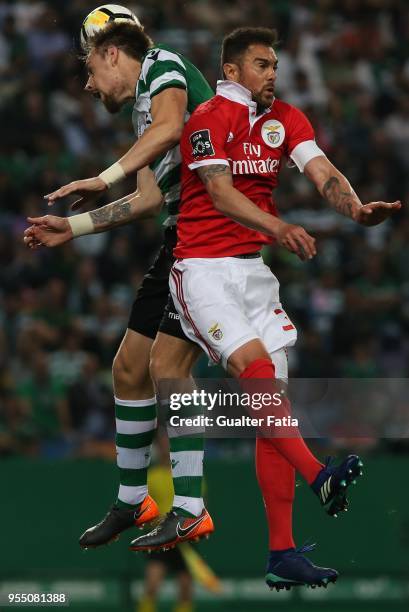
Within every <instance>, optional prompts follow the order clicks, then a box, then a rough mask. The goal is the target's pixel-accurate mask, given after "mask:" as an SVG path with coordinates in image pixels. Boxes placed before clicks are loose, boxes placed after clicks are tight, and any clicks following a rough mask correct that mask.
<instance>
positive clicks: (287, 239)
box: [276, 221, 317, 261]
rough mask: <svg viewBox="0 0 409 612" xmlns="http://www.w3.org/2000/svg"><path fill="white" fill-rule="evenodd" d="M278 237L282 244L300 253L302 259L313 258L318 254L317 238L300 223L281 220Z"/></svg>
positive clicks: (293, 251) (289, 249)
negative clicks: (293, 223) (295, 223)
mask: <svg viewBox="0 0 409 612" xmlns="http://www.w3.org/2000/svg"><path fill="white" fill-rule="evenodd" d="M276 239H277V242H278V244H279V245H280V246H283V247H285V248H286V249H287V250H288V251H290V252H291V253H295V254H296V255H298V257H299V258H300V259H301V261H306V260H307V259H312V258H313V257H314V255H316V254H317V249H316V248H315V238H313V237H312V236H310V235H309V234H308V232H306V231H305V229H304V228H303V227H301V226H300V225H292V224H291V223H285V222H284V221H280V224H279V226H278V230H277V234H276Z"/></svg>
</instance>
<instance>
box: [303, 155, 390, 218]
mask: <svg viewBox="0 0 409 612" xmlns="http://www.w3.org/2000/svg"><path fill="white" fill-rule="evenodd" d="M304 173H305V176H306V177H307V178H309V179H310V180H311V181H312V182H313V183H314V185H315V186H316V188H317V189H318V191H319V192H320V194H321V195H322V196H323V197H324V198H325V199H326V201H327V202H328V203H329V205H330V206H331V207H332V208H334V210H336V211H337V212H338V213H340V214H341V215H344V216H345V217H350V218H351V219H352V220H353V221H356V222H357V223H360V224H361V225H367V226H370V225H378V224H379V223H382V221H385V219H387V218H388V217H390V216H391V215H392V214H393V213H394V212H395V211H396V210H399V209H400V208H401V202H400V201H399V200H397V201H396V202H369V203H368V204H362V202H361V200H360V199H359V198H358V196H357V194H356V193H355V191H354V190H353V188H352V187H351V185H350V183H349V181H348V180H347V179H346V178H345V176H344V175H343V174H342V173H341V172H340V171H339V170H337V168H335V166H334V165H333V164H332V163H331V162H330V161H329V160H328V159H327V158H326V157H324V156H318V157H314V158H313V159H311V160H310V161H309V162H308V163H307V164H306V165H305V168H304Z"/></svg>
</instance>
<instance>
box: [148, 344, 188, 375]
mask: <svg viewBox="0 0 409 612" xmlns="http://www.w3.org/2000/svg"><path fill="white" fill-rule="evenodd" d="M191 368H192V360H191V359H190V358H189V355H183V354H177V353H175V352H168V351H166V350H163V349H161V347H160V345H159V344H158V345H156V344H155V343H154V344H153V347H152V351H151V356H150V362H149V372H150V375H151V378H152V380H153V381H154V383H157V382H158V381H160V380H161V379H164V378H189V376H190V372H191Z"/></svg>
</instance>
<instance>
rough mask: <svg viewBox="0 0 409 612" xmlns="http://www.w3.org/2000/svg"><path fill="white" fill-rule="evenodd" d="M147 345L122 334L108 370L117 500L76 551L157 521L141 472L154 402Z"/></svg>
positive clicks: (144, 468) (152, 424) (147, 456)
mask: <svg viewBox="0 0 409 612" xmlns="http://www.w3.org/2000/svg"><path fill="white" fill-rule="evenodd" d="M152 343H153V340H152V338H149V337H147V336H144V335H142V334H140V333H138V332H136V331H133V330H131V329H127V331H126V334H125V336H124V338H123V340H122V343H121V345H120V348H119V350H118V353H117V355H116V357H115V360H114V364H113V380H114V390H115V417H116V431H117V433H116V449H117V465H118V469H119V481H120V485H119V491H118V496H117V500H116V502H115V503H114V505H113V506H112V507H111V509H110V510H109V511H108V513H107V514H106V515H105V517H104V518H103V519H102V521H100V522H99V523H97V524H96V525H93V526H92V527H90V528H89V529H87V530H86V531H85V532H84V533H83V534H82V536H81V537H80V546H81V547H83V548H91V547H92V548H94V547H97V546H101V545H104V544H108V543H110V542H112V541H115V540H117V539H118V538H119V535H120V534H121V533H122V532H123V531H124V530H125V529H128V528H130V527H133V526H137V527H142V526H143V525H145V524H147V523H150V522H151V521H152V520H153V519H155V518H156V517H157V516H158V515H159V510H158V507H157V505H156V502H155V501H154V500H153V499H152V498H151V497H149V495H148V487H147V468H148V465H149V463H150V454H151V444H152V439H153V436H154V433H155V430H156V399H155V394H154V391H153V386H152V382H151V379H150V376H149V359H150V357H149V354H150V349H151V347H152Z"/></svg>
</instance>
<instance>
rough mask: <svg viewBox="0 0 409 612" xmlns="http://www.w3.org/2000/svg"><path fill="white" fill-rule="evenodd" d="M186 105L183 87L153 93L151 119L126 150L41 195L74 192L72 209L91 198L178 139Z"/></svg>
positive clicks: (56, 197)
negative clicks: (99, 169) (97, 171)
mask: <svg viewBox="0 0 409 612" xmlns="http://www.w3.org/2000/svg"><path fill="white" fill-rule="evenodd" d="M186 108H187V93H186V91H185V90H184V89H178V88H176V87H170V88H168V89H164V90H163V91H162V92H160V93H159V94H157V95H156V96H154V98H153V99H152V106H151V115H152V123H151V125H150V126H149V127H148V128H147V129H146V130H145V132H144V133H143V134H142V136H141V137H140V138H139V139H138V140H137V141H136V142H135V144H134V145H133V146H132V147H131V148H130V149H129V151H127V152H126V153H125V155H124V156H123V157H121V159H120V160H118V161H117V162H115V163H114V164H113V165H112V166H110V167H109V168H107V169H106V170H104V171H103V172H101V174H100V175H99V176H94V177H92V178H88V179H83V180H80V181H72V182H71V183H69V184H68V185H64V186H63V187H60V188H59V189H56V191H53V192H52V193H49V194H48V195H46V196H44V198H45V199H46V200H47V201H48V205H49V206H51V205H52V204H54V202H56V201H57V200H59V199H61V198H65V197H66V196H69V195H78V196H80V197H79V198H78V199H77V200H75V202H74V203H73V204H72V206H71V208H72V210H76V209H78V208H80V207H82V206H84V205H85V204H87V203H90V202H92V201H94V200H95V199H96V198H97V197H99V196H100V195H101V194H102V193H103V192H104V191H106V190H107V189H109V188H110V187H112V185H114V184H115V183H118V182H119V181H121V180H123V179H124V178H126V177H127V176H130V175H133V174H136V173H137V172H138V171H139V170H140V169H141V168H144V167H145V166H148V165H149V164H150V163H152V162H153V161H154V160H155V159H157V158H158V157H160V156H161V155H163V154H164V153H166V152H167V151H169V150H170V149H172V148H173V147H174V146H175V145H177V144H178V142H179V141H180V137H181V135H182V131H183V126H184V122H185V113H186Z"/></svg>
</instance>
